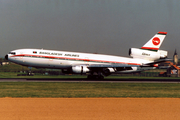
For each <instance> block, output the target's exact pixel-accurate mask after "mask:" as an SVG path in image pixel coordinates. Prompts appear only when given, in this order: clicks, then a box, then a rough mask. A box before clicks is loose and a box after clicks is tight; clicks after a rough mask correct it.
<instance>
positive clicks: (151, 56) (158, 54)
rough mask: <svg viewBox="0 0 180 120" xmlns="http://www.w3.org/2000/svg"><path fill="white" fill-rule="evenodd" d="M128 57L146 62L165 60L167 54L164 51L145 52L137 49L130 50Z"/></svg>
mask: <svg viewBox="0 0 180 120" xmlns="http://www.w3.org/2000/svg"><path fill="white" fill-rule="evenodd" d="M129 55H130V56H131V57H133V58H140V59H146V60H152V61H154V60H157V59H164V58H167V55H168V52H167V51H164V50H156V51H155V50H154V51H153V50H152V51H151V50H146V49H139V48H130V49H129Z"/></svg>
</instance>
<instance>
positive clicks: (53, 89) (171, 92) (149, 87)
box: [0, 82, 180, 98]
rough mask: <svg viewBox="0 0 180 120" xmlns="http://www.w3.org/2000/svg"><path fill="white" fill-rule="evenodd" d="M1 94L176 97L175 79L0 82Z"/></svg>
mask: <svg viewBox="0 0 180 120" xmlns="http://www.w3.org/2000/svg"><path fill="white" fill-rule="evenodd" d="M0 97H1V98H2V97H19V98H21V97H23V98H24V97H39V98H42V97H53V98H61V97H62V98H63V97H65V98H72V97H73V98H88V97H137V98H141V97H146V98H151V97H153V98H154V97H161V98H162V97H166V98H168V97H169V98H179V97H180V84H178V83H86V82H77V83H59V82H1V83H0Z"/></svg>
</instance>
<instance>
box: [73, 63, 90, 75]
mask: <svg viewBox="0 0 180 120" xmlns="http://www.w3.org/2000/svg"><path fill="white" fill-rule="evenodd" d="M89 71H90V70H89V68H88V67H87V66H85V65H77V66H73V67H72V72H73V73H76V74H85V73H87V72H89Z"/></svg>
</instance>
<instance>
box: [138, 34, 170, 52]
mask: <svg viewBox="0 0 180 120" xmlns="http://www.w3.org/2000/svg"><path fill="white" fill-rule="evenodd" d="M166 35H167V32H158V33H157V34H156V35H155V36H154V37H152V38H151V39H150V40H149V41H148V42H147V43H146V44H145V45H144V46H143V47H141V49H146V50H153V51H157V50H159V48H160V46H161V44H162V42H163V40H164V38H165V37H166Z"/></svg>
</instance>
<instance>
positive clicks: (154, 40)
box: [152, 37, 161, 46]
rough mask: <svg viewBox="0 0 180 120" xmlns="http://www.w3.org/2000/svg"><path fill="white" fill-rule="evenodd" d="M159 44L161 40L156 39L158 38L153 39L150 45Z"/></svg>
mask: <svg viewBox="0 0 180 120" xmlns="http://www.w3.org/2000/svg"><path fill="white" fill-rule="evenodd" d="M160 42H161V40H160V39H159V38H158V37H155V38H153V40H152V43H153V44H154V45H156V46H157V45H159V43H160Z"/></svg>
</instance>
